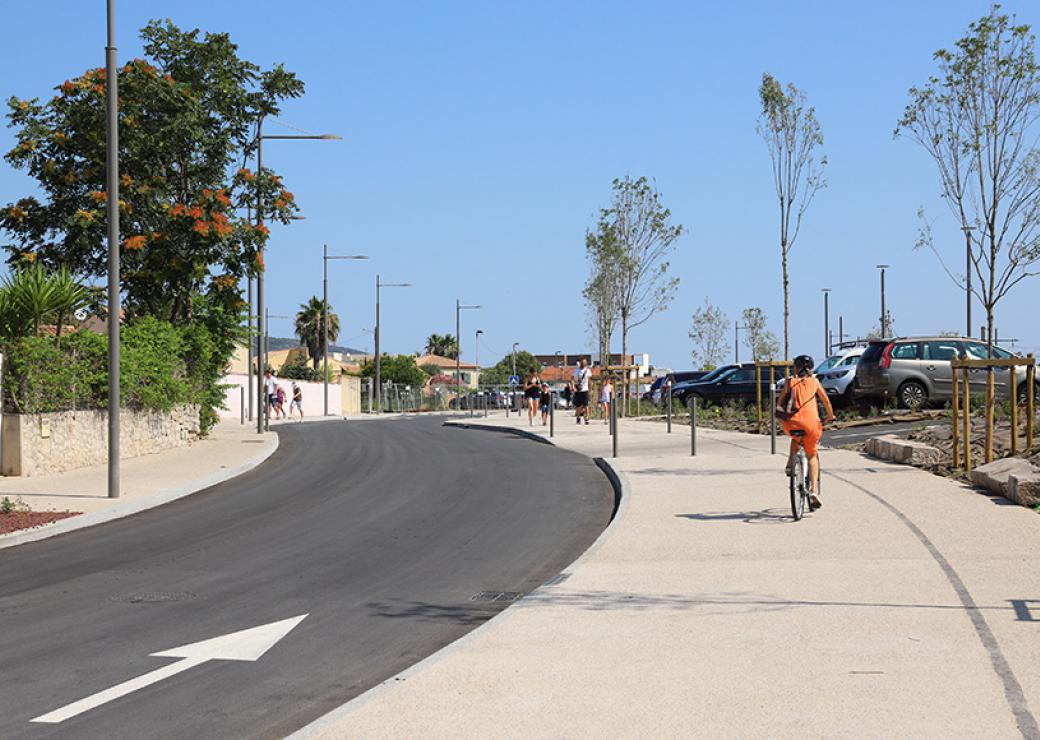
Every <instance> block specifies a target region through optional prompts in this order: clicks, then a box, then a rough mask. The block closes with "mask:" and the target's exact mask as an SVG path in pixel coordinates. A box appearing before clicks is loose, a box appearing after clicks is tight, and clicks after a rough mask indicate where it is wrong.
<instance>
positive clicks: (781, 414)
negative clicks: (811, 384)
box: [776, 378, 816, 421]
mask: <svg viewBox="0 0 1040 740" xmlns="http://www.w3.org/2000/svg"><path fill="white" fill-rule="evenodd" d="M796 380H802V379H801V378H792V379H791V382H790V383H788V384H787V386H786V387H785V388H784V392H783V393H781V394H780V398H779V399H777V402H776V418H777V419H780V420H781V421H790V420H791V419H792V418H794V415H795V414H797V413H798V412H799V411H801V410H802V406H803V405H804V404H798V405H797V406H795V405H794V381H796ZM815 397H816V396H815V395H814V396H813V398H815Z"/></svg>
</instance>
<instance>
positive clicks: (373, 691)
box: [285, 421, 632, 740]
mask: <svg viewBox="0 0 1040 740" xmlns="http://www.w3.org/2000/svg"><path fill="white" fill-rule="evenodd" d="M444 426H447V427H457V428H460V429H479V430H481V431H492V432H505V433H507V434H514V435H516V436H518V437H524V438H526V439H533V440H537V441H538V442H542V443H543V444H547V445H552V446H553V447H556V443H555V442H551V441H549V440H548V439H546V438H545V437H540V436H538V435H537V434H533V433H531V432H528V431H525V430H523V429H510V428H508V427H496V426H491V425H488V424H468V423H458V422H450V421H449V422H445V423H444ZM576 454H579V455H580V454H581V453H576ZM592 462H593V463H595V465H596V467H598V468H599V469H600V470H602V471H603V474H604V475H605V476H606V477H607V480H608V481H609V482H610V486H611V488H613V489H614V511H613V513H612V514H611V516H610V522H609V523H608V524H607V526H606V528H605V529H604V530H603V531H602V532H600V534H599V537H597V538H596V540H595V541H594V542H593V543H592V544H591V545H589V547H588V549H587V550H585V552H583V553H582V554H581V555H579V556H578V558H577V560H575V561H574V562H573V563H571V564H570V565H568V566H567V567H566V568H564V569H563V570H561V571H560V572H559V573H557V574H556V575H555V576H552V577H551V578H549V579H548V580H547V581H546V582H545V583H543V584H542V585H541V586H538V587H537V588H536V589H534V590H533V591H531V593H529V594H526V595H525V596H524V597H523V598H521V599H519V600H518V601H516V602H514V603H513V604H512V605H511V606H508V607H506V608H505V609H503V610H502V611H500V612H499V613H498V614H496V615H495V616H494V617H492V618H491V619H489V620H488V621H486V622H484V624H482V625H480V626H479V627H477V628H476V629H475V630H473V631H472V632H467V633H466V634H465V635H463V636H462V637H460V638H459V639H457V640H455V641H454V642H452V643H449V644H448V645H445V646H444V647H442V648H441V649H440V650H438V651H436V652H435V653H432V654H431V655H427V656H426V657H425V658H423V659H422V660H420V661H419V662H418V663H416V664H415V665H412V666H409V667H408V668H405V669H404V670H403V671H401V672H400V673H397V674H395V675H393V676H390V677H389V678H387V679H386V680H384V681H382V682H380V683H378V684H376V685H375V686H373V687H372V688H370V689H368V690H367V691H365V692H364V693H362V694H360V695H358V696H355V697H354V698H353V699H351V700H350V701H348V702H346V703H344V704H341V705H340V706H338V707H336V708H335V709H332V710H330V711H329V712H328V713H326V714H323V715H322V716H321V717H318V719H316V720H314V721H312V722H310V723H309V724H306V725H304V726H303V727H301V728H300V729H299V730H297V731H296V732H294V733H292V734H291V735H287V736H286V738H285V740H308V738H313V737H315V736H316V735H317V734H318V733H320V732H323V731H325V730H329V729H331V728H332V727H333V726H335V724H336V723H337V722H339V721H341V720H343V719H344V718H346V717H347V716H349V715H350V714H351V713H352V712H354V711H355V710H357V709H360V708H361V707H363V706H364V705H366V704H368V703H369V702H371V701H375V700H376V699H378V698H379V697H380V696H382V695H383V694H384V693H386V692H387V691H390V690H392V689H393V687H394V686H395V685H396V684H397V683H398V682H400V681H405V680H407V679H409V678H411V677H412V676H414V675H416V674H418V673H419V672H421V671H424V670H426V669H427V668H430V667H431V666H434V665H436V664H437V663H439V662H440V661H442V660H444V659H445V658H448V657H449V656H451V655H453V654H454V653H455V652H457V651H459V650H462V649H463V648H465V647H466V646H467V645H469V643H470V642H471V641H472V640H475V639H476V638H477V637H479V636H482V635H483V634H484V633H485V632H487V631H488V630H490V629H493V628H495V627H498V626H500V625H501V624H502V623H503V622H505V620H506V619H508V618H509V617H512V616H513V615H514V614H516V613H517V612H519V611H520V609H523V608H525V607H527V606H531V605H532V604H533V603H534V602H535V601H536V596H538V595H540V594H541V593H542V592H543V591H545V589H549V588H553V586H555V585H556V583H558V582H559V581H558V580H557V579H559V577H560V576H561V575H564V574H567V575H569V574H570V573H569V572H570V571H571V570H573V569H574V568H575V567H577V566H578V565H580V564H581V563H582V562H583V561H584V560H585V559H586V558H588V557H589V556H591V555H592V554H593V553H594V552H596V551H597V550H599V549H600V547H602V546H603V543H604V542H606V540H607V538H608V537H609V536H611V535H612V534H613V533H614V529H615V528H616V526H617V523H618V521H619V520H620V519H621V516H622V515H623V514H624V513H625V511H626V510H627V509H628V502H629V500H630V499H631V498H632V495H631V494H632V486H631V484H630V483H629V482H628V478H626V477H625V474H624V473H622V472H621V471H620V470H618V469H617V468H616V467H614V464H613V463H611V462H610V461H609V460H606V459H604V458H602V457H594V458H592Z"/></svg>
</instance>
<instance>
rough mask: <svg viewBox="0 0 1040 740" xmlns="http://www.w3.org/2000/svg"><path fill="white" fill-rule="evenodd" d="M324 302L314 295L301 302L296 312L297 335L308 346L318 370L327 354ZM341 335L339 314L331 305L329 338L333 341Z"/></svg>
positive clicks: (315, 367)
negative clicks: (323, 320) (323, 316)
mask: <svg viewBox="0 0 1040 740" xmlns="http://www.w3.org/2000/svg"><path fill="white" fill-rule="evenodd" d="M323 310H324V303H323V301H322V300H321V298H318V297H317V296H313V297H312V298H311V299H310V300H309V301H307V302H306V303H302V304H300V310H299V312H298V313H297V314H296V336H297V337H299V338H300V341H301V342H302V343H303V345H304V346H305V347H306V348H307V354H308V355H310V358H311V362H313V363H314V369H315V370H317V369H318V366H319V363H320V362H321V359H322V357H324V356H325V331H324V325H323V324H322V312H323ZM338 337H339V316H337V315H336V314H334V313H332V306H329V339H330V340H332V341H333V342H335V341H336V339H337V338H338Z"/></svg>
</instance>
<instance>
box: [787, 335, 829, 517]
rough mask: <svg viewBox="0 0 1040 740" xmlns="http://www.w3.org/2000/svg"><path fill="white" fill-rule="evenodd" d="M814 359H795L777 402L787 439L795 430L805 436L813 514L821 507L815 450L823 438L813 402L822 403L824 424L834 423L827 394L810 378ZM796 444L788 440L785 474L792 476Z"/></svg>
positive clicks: (799, 356) (806, 357)
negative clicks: (789, 444)
mask: <svg viewBox="0 0 1040 740" xmlns="http://www.w3.org/2000/svg"><path fill="white" fill-rule="evenodd" d="M813 367H814V363H813V358H812V357H810V356H809V355H798V357H795V358H794V373H795V377H793V378H791V379H790V381H789V382H788V383H786V384H785V385H784V390H783V392H782V393H781V394H780V400H779V401H778V402H777V409H778V410H779V411H781V412H786V413H784V416H786V417H787V418H785V419H782V420H781V423H782V424H783V427H784V431H785V432H786V433H787V435H788V436H791V432H792V431H795V430H801V431H803V432H805V436H804V437H802V441H801V443H800V444H801V445H802V447H804V448H805V455H806V457H808V458H809V481H808V483H809V489H810V494H809V508H810V509H811V510H813V511H815V510H816V509H818V508H820V506H822V504H821V502H820V497H819V496H818V495H817V491H819V490H820V486H819V483H820V458H819V457H818V456H817V453H816V446H817V445H818V444H819V442H820V437H822V436H823V422H821V421H820V412H819V410H818V409H817V407H816V399H820V400H821V401H822V402H823V407H824V408H825V409H826V410H827V419H826V421H834V408H833V407H832V406H831V402H830V399H829V398H827V392H826V391H825V390H823V386H821V385H820V381H819V380H817V379H816V376H815V375H813ZM798 445H799V442H798V440H796V439H794V438H793V437H792V438H791V454H790V455H788V458H787V474H788V475H791V468H792V466H793V465H794V457H795V455H796V454H797V452H798Z"/></svg>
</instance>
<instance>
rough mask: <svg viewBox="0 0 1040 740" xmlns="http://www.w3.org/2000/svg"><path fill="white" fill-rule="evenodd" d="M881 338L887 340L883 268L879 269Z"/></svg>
mask: <svg viewBox="0 0 1040 740" xmlns="http://www.w3.org/2000/svg"><path fill="white" fill-rule="evenodd" d="M881 336H882V338H886V339H887V338H888V311H886V310H885V268H884V267H882V268H881Z"/></svg>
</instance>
